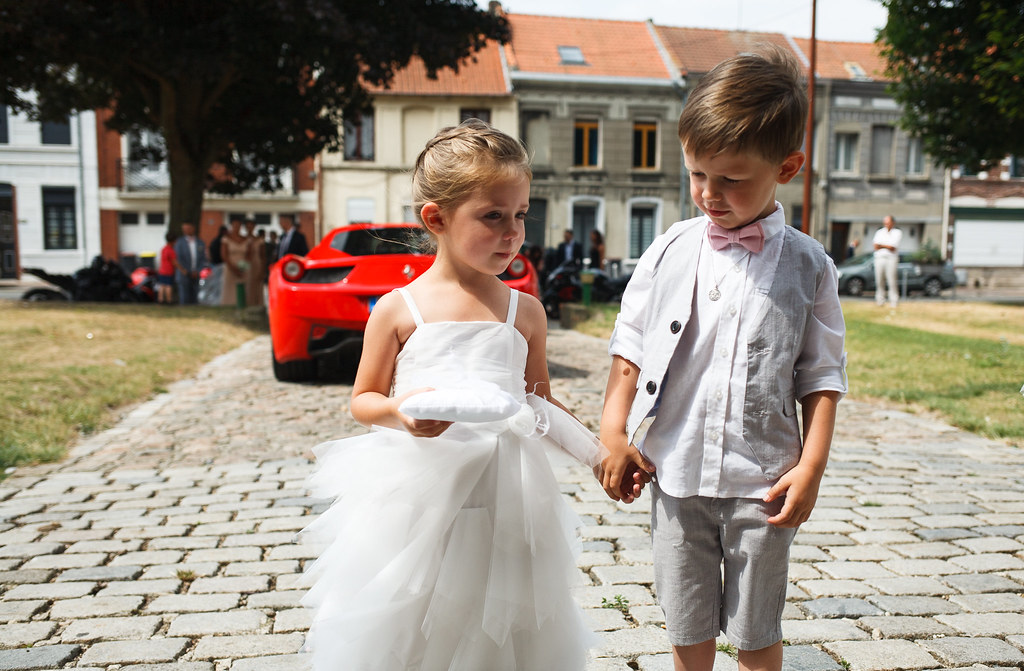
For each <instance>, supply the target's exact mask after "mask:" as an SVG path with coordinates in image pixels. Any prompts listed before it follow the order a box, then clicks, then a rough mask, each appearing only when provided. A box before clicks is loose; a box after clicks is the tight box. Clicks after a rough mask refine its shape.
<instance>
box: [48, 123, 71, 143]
mask: <svg viewBox="0 0 1024 671" xmlns="http://www.w3.org/2000/svg"><path fill="white" fill-rule="evenodd" d="M40 126H41V128H42V136H43V144H71V124H70V123H68V122H67V121H44V122H42V123H41V124H40Z"/></svg>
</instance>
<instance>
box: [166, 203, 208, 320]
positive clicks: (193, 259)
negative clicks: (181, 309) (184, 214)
mask: <svg viewBox="0 0 1024 671" xmlns="http://www.w3.org/2000/svg"><path fill="white" fill-rule="evenodd" d="M174 255H175V257H176V258H177V265H176V266H175V268H176V270H177V272H176V273H175V280H176V282H177V284H178V302H179V303H181V304H182V305H195V304H196V303H197V302H199V272H200V271H201V270H202V269H203V268H206V267H207V266H208V265H209V263H207V260H206V244H205V243H204V242H203V241H202V240H201V239H199V237H198V236H197V235H196V226H195V224H193V223H192V222H188V221H187V222H184V223H183V224H182V225H181V237H180V238H178V239H177V240H175V242H174Z"/></svg>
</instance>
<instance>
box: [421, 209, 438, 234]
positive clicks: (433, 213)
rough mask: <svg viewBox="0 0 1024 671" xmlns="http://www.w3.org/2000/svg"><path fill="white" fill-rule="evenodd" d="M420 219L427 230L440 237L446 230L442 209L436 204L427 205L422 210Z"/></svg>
mask: <svg viewBox="0 0 1024 671" xmlns="http://www.w3.org/2000/svg"><path fill="white" fill-rule="evenodd" d="M420 218H421V219H423V225H424V226H426V228H427V230H428V231H430V232H431V233H433V234H434V235H438V234H439V233H440V232H441V231H442V230H444V217H443V216H442V214H441V207H440V206H439V205H438V204H437V203H434V202H430V203H425V204H424V205H423V208H422V209H421V210H420Z"/></svg>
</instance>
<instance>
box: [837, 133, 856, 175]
mask: <svg viewBox="0 0 1024 671" xmlns="http://www.w3.org/2000/svg"><path fill="white" fill-rule="evenodd" d="M857 139H858V135H857V133H836V155H835V163H833V165H832V167H833V168H834V169H835V170H836V172H856V170H857Z"/></svg>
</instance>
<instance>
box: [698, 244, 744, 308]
mask: <svg viewBox="0 0 1024 671" xmlns="http://www.w3.org/2000/svg"><path fill="white" fill-rule="evenodd" d="M749 256H750V252H749V251H748V252H747V253H746V254H744V255H743V256H741V257H740V259H739V261H737V262H736V263H734V264H732V269H733V270H739V269H740V264H741V263H743V262H744V261H745V260H746V259H747V258H748V257H749ZM708 258H709V260H710V261H711V279H712V280H714V281H715V286H713V287H712V288H711V291H709V292H708V298H710V299H711V300H712V301H717V300H718V299H720V298H721V297H722V292H721V291H719V289H718V285H719V284H721V283H722V282H723V281H725V275H726V274H728V272H729V271H728V270H726V271H725V273H724V274H723V275H722V277H721V278H719V277H718V273H717V272H716V271H715V250H713V249H712V250H711V255H710V256H709V257H708Z"/></svg>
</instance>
